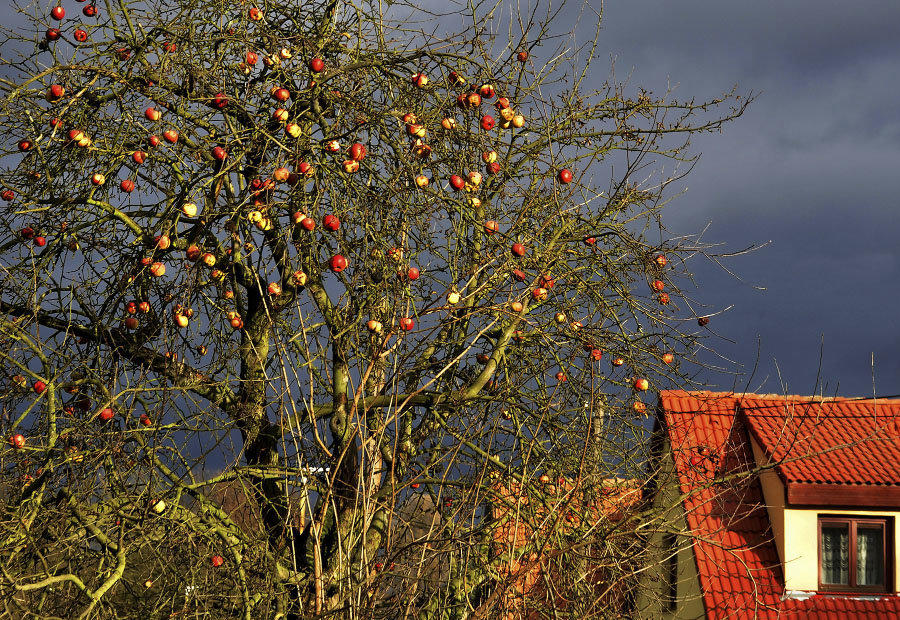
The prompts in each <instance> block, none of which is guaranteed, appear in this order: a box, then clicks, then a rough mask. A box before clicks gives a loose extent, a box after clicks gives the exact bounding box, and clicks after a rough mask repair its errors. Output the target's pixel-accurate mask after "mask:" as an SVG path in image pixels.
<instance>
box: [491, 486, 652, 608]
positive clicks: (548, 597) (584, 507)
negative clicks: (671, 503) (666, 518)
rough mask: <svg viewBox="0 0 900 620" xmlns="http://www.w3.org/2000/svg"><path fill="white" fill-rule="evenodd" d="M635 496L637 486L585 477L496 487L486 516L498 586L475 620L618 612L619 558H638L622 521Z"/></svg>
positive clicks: (636, 502)
mask: <svg viewBox="0 0 900 620" xmlns="http://www.w3.org/2000/svg"><path fill="white" fill-rule="evenodd" d="M642 497H643V489H642V485H641V484H640V482H639V481H637V480H627V479H622V478H602V477H595V476H592V475H586V476H584V477H578V478H574V479H573V478H566V477H558V478H551V477H550V476H549V475H546V474H545V475H542V476H540V477H539V478H538V479H537V480H535V481H534V483H533V484H527V485H523V484H521V483H519V482H511V483H508V484H503V485H497V486H496V487H495V489H494V493H493V495H492V499H491V503H490V506H491V508H490V510H491V523H492V536H493V556H494V559H495V561H496V568H497V576H498V580H497V583H496V587H495V588H494V591H493V593H492V596H490V597H489V599H488V600H487V601H486V602H485V603H484V604H483V605H482V606H481V607H480V608H479V609H478V610H477V611H476V613H475V616H474V617H476V618H478V617H484V618H497V619H501V620H522V619H537V618H545V617H547V616H546V613H547V611H548V610H549V609H551V608H552V609H555V610H557V612H558V613H565V614H566V615H565V617H596V616H597V614H598V613H599V610H607V611H609V610H613V609H624V608H625V607H626V606H627V590H628V588H627V587H626V584H625V583H624V582H623V581H622V579H621V576H620V575H619V574H618V573H620V572H622V569H623V566H622V557H628V556H634V557H637V556H639V552H637V551H636V550H635V548H636V547H639V546H640V545H641V544H642V541H640V540H639V538H638V537H637V536H635V535H634V534H633V530H632V529H629V528H627V527H623V525H624V523H623V521H625V520H627V519H628V518H629V515H631V514H633V511H634V510H636V509H638V508H639V507H640V505H641V503H642ZM632 568H634V569H637V568H638V567H636V566H635V567H632ZM562 575H566V577H565V578H563V577H562ZM575 575H578V578H577V579H573V576H575ZM573 584H575V585H574V586H573ZM570 586H573V587H570Z"/></svg>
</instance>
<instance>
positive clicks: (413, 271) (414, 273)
mask: <svg viewBox="0 0 900 620" xmlns="http://www.w3.org/2000/svg"><path fill="white" fill-rule="evenodd" d="M406 277H407V278H409V279H410V280H418V279H419V268H418V267H410V268H409V271H407V272H406Z"/></svg>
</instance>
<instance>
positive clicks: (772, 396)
mask: <svg viewBox="0 0 900 620" xmlns="http://www.w3.org/2000/svg"><path fill="white" fill-rule="evenodd" d="M659 394H660V396H661V397H662V396H675V395H678V394H681V395H683V397H690V398H698V399H701V398H734V399H737V400H740V399H743V398H758V399H761V400H800V401H811V402H860V403H863V402H883V403H900V398H879V397H877V396H876V397H870V396H821V395H804V394H781V393H778V392H763V393H759V392H734V391H726V392H716V391H712V390H660V392H659Z"/></svg>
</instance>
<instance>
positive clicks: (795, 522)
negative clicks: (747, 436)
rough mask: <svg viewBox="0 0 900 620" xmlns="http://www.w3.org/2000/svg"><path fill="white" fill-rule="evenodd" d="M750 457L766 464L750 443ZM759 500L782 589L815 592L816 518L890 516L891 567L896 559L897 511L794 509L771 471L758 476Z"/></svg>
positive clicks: (897, 588) (897, 575) (897, 579)
mask: <svg viewBox="0 0 900 620" xmlns="http://www.w3.org/2000/svg"><path fill="white" fill-rule="evenodd" d="M751 445H752V447H753V456H754V458H755V459H756V463H757V465H758V466H760V467H764V466H765V464H766V456H765V453H764V452H763V451H762V449H760V447H759V445H758V444H757V443H756V441H753V440H751ZM759 479H760V483H761V485H762V490H763V497H764V499H765V502H766V507H767V509H768V512H769V521H770V522H771V524H772V534H773V536H774V538H775V546H776V547H777V548H778V557H779V559H781V565H782V567H783V569H784V587H785V590H804V591H812V590H818V589H819V515H820V514H821V515H848V516H872V517H893V520H894V535H893V539H894V566H895V567H896V563H897V559H898V558H900V532H898V531H897V527H898V524H900V511H890V510H875V509H863V510H859V509H848V510H839V509H835V508H833V507H830V506H821V507H812V508H795V507H789V506H787V504H786V501H785V498H786V494H785V490H784V485H783V484H782V483H781V479H780V478H779V477H778V474H776V473H775V470H774V469H767V470H764V471H763V472H762V473H761V474H760V477H759ZM893 572H894V592H900V571H897V570H894V571H893Z"/></svg>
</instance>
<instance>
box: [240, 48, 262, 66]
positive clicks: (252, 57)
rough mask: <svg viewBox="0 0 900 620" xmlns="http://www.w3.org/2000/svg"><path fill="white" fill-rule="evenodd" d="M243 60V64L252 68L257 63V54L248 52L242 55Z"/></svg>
mask: <svg viewBox="0 0 900 620" xmlns="http://www.w3.org/2000/svg"><path fill="white" fill-rule="evenodd" d="M244 60H245V62H246V63H247V64H248V65H250V66H251V67H252V66H254V65H255V64H256V63H257V62H259V54H257V53H256V52H254V51H252V50H249V51H248V52H247V53H246V54H245V55H244Z"/></svg>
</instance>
